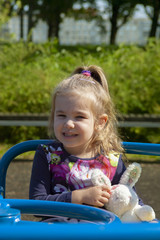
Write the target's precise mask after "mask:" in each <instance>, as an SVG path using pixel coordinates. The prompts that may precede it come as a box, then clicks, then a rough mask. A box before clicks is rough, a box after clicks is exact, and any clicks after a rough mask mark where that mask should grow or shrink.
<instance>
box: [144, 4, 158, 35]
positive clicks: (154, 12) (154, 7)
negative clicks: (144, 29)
mask: <svg viewBox="0 0 160 240" xmlns="http://www.w3.org/2000/svg"><path fill="white" fill-rule="evenodd" d="M148 6H150V7H151V8H150V10H149V9H148V8H147V7H148ZM144 7H145V11H146V13H147V15H148V16H149V18H150V19H151V21H152V24H151V28H150V32H149V37H156V31H157V27H158V26H160V24H159V22H158V20H159V16H160V0H147V1H145V3H144Z"/></svg>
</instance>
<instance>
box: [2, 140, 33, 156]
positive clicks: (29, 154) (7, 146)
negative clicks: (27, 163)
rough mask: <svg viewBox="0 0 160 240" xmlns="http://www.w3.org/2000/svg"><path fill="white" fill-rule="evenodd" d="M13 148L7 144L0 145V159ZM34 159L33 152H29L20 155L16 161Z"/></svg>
mask: <svg viewBox="0 0 160 240" xmlns="http://www.w3.org/2000/svg"><path fill="white" fill-rule="evenodd" d="M12 146H13V144H7V143H0V159H1V158H2V156H3V155H4V154H5V152H6V151H7V150H8V149H10V148H11V147H12ZM33 158H34V151H29V152H25V153H22V154H21V155H19V156H18V157H16V159H23V160H33Z"/></svg>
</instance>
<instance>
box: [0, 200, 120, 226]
mask: <svg viewBox="0 0 160 240" xmlns="http://www.w3.org/2000/svg"><path fill="white" fill-rule="evenodd" d="M3 203H4V204H9V206H10V209H11V210H12V209H19V210H20V211H21V213H22V214H33V215H45V216H53V215H58V216H64V217H70V218H76V219H83V220H86V221H91V222H95V221H96V222H99V223H101V224H108V223H111V222H114V221H117V222H119V223H120V220H119V218H118V217H116V216H115V215H114V214H113V213H111V212H109V211H106V210H103V209H100V208H95V207H91V206H86V205H80V204H70V203H63V202H52V201H42V200H41V201H40V200H25V199H1V200H0V204H3ZM8 212H9V211H8Z"/></svg>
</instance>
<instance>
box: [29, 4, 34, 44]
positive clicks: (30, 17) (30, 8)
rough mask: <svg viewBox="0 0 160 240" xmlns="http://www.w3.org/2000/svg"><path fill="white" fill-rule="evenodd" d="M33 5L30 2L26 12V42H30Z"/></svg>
mask: <svg viewBox="0 0 160 240" xmlns="http://www.w3.org/2000/svg"><path fill="white" fill-rule="evenodd" d="M32 17H33V5H32V2H30V3H29V11H28V41H32V28H33V20H32Z"/></svg>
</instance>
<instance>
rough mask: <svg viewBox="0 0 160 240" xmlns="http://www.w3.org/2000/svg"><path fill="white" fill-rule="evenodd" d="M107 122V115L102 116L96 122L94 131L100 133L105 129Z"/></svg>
mask: <svg viewBox="0 0 160 240" xmlns="http://www.w3.org/2000/svg"><path fill="white" fill-rule="evenodd" d="M107 120H108V116H107V114H102V115H101V116H100V117H99V119H98V121H97V124H96V130H98V131H101V130H102V129H103V128H104V127H105V125H106V123H107Z"/></svg>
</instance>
